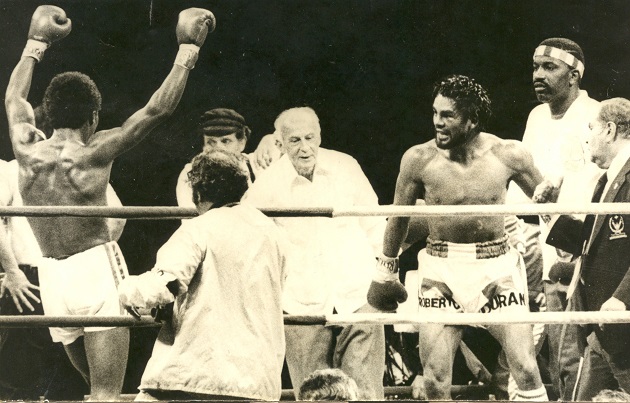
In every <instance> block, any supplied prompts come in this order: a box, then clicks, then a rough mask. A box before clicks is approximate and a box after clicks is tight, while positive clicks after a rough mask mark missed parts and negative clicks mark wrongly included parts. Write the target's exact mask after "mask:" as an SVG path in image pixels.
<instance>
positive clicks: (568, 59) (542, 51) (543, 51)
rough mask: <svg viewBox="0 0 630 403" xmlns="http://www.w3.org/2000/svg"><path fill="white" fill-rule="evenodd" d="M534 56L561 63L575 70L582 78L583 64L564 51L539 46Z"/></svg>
mask: <svg viewBox="0 0 630 403" xmlns="http://www.w3.org/2000/svg"><path fill="white" fill-rule="evenodd" d="M534 56H549V57H553V58H554V59H558V60H560V61H563V62H565V63H566V64H568V65H569V66H571V67H572V68H574V69H576V70H577V71H578V72H579V73H580V77H584V63H582V61H581V60H578V59H577V58H576V57H575V56H573V55H572V54H571V53H569V52H567V51H566V50H562V49H559V48H554V47H553V46H547V45H541V46H539V47H537V48H536V51H534Z"/></svg>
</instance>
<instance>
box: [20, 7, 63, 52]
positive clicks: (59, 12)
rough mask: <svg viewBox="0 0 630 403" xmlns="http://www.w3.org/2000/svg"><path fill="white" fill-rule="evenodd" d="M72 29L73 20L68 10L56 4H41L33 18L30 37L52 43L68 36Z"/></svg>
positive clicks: (29, 31)
mask: <svg viewBox="0 0 630 403" xmlns="http://www.w3.org/2000/svg"><path fill="white" fill-rule="evenodd" d="M71 30H72V22H71V21H70V18H68V17H66V12H65V11H63V9H61V8H59V7H56V6H39V7H37V9H36V10H35V12H34V13H33V17H32V18H31V27H30V28H29V30H28V39H34V40H36V41H41V42H45V43H47V44H49V45H50V44H51V43H53V42H56V41H58V40H60V39H62V38H64V37H66V36H67V35H68V34H69V33H70V31H71Z"/></svg>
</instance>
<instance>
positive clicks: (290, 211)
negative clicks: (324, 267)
mask: <svg viewBox="0 0 630 403" xmlns="http://www.w3.org/2000/svg"><path fill="white" fill-rule="evenodd" d="M260 210H261V211H262V212H263V213H265V214H266V215H267V216H270V217H328V218H334V217H365V216H385V217H391V216H406V217H412V216H444V215H448V216H468V215H474V216H501V215H543V214H549V215H552V214H630V203H584V204H574V205H571V206H567V205H566V204H563V205H558V204H520V205H516V204H515V205H451V206H427V205H423V206H394V205H389V206H374V207H372V206H370V207H367V206H353V207H315V208H261V209H260ZM197 215H198V213H197V211H196V209H193V208H182V207H172V206H125V207H107V206H20V207H16V206H9V207H0V216H4V217H12V216H24V217H108V218H124V219H144V220H149V219H183V218H192V217H195V216H197ZM627 322H630V311H616V312H611V311H607V312H602V311H598V312H528V313H521V314H519V315H518V316H515V315H511V314H507V313H495V314H493V315H488V314H484V313H457V314H453V313H443V314H435V313H423V314H420V313H417V314H410V313H404V314H397V313H353V314H331V315H284V323H285V324H291V325H304V326H308V325H324V326H341V325H349V324H362V325H393V324H415V325H418V324H443V325H507V324H535V323H546V324H565V323H566V324H590V323H600V324H603V323H627ZM161 325H162V324H161V323H160V322H157V321H156V320H155V319H154V318H153V317H151V316H148V315H143V316H141V317H140V318H134V317H130V316H103V317H94V316H83V315H81V316H46V315H28V314H27V315H24V316H21V315H0V328H24V327H27V328H30V327H110V326H111V327H134V328H137V327H157V326H161ZM475 388H476V389H478V390H477V391H478V392H487V391H488V386H487V385H452V386H451V394H452V396H456V395H457V394H459V393H462V392H465V391H467V392H470V391H471V390H473V389H475ZM385 395H386V396H392V395H402V396H410V395H411V387H410V386H394V387H385ZM293 398H294V395H293V391H292V390H283V391H282V397H281V400H292V399H293Z"/></svg>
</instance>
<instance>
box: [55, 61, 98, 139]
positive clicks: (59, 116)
mask: <svg viewBox="0 0 630 403" xmlns="http://www.w3.org/2000/svg"><path fill="white" fill-rule="evenodd" d="M43 105H44V111H45V114H46V117H47V118H48V121H49V123H50V125H51V126H52V128H53V129H60V128H68V129H78V128H79V127H81V126H83V124H85V122H91V119H92V114H93V113H94V112H95V111H96V112H98V111H100V110H101V93H100V92H99V91H98V88H97V87H96V84H94V81H92V79H91V78H90V77H88V76H87V75H85V74H83V73H79V72H76V71H71V72H67V73H61V74H58V75H56V76H55V77H54V78H53V79H52V80H51V81H50V84H48V88H46V92H45V93H44V102H43Z"/></svg>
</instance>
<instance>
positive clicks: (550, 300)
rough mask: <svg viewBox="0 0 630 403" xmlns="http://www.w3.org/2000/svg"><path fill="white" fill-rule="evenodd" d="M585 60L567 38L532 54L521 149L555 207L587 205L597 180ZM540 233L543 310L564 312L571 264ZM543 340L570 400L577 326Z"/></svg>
mask: <svg viewBox="0 0 630 403" xmlns="http://www.w3.org/2000/svg"><path fill="white" fill-rule="evenodd" d="M584 60H585V59H584V53H583V51H582V49H581V48H580V46H579V45H578V44H577V43H575V42H574V41H572V40H569V39H566V38H549V39H545V40H544V41H542V42H541V43H540V45H539V46H538V47H537V48H536V49H535V51H534V55H533V77H532V78H533V83H534V91H535V93H536V97H537V98H538V101H540V102H542V104H541V105H538V106H536V107H535V108H534V109H533V110H532V111H531V113H530V114H529V117H528V119H527V126H526V128H525V133H524V135H523V144H524V145H525V147H527V149H528V150H529V152H530V153H531V154H532V156H533V157H534V163H535V164H536V166H537V167H538V169H540V171H541V173H542V174H543V176H544V177H545V179H546V180H547V181H548V182H549V183H550V185H552V186H554V187H556V188H558V187H560V194H559V196H558V199H557V201H558V202H559V203H563V202H566V203H575V202H584V203H589V202H590V199H591V190H592V189H593V188H594V187H595V183H596V182H597V179H598V178H599V177H600V175H601V170H600V169H599V168H598V167H597V166H596V165H595V164H593V163H592V162H591V161H590V156H589V152H588V148H587V145H586V140H587V138H588V134H589V130H588V125H589V122H590V121H591V120H592V118H593V117H594V116H596V115H597V113H598V111H599V102H598V101H596V100H594V99H592V98H590V97H589V96H588V93H587V92H586V91H585V90H581V89H580V84H581V82H582V79H583V77H584V71H585V70H584V67H585V64H584ZM508 200H510V201H511V202H514V203H527V202H529V199H528V198H525V196H524V195H523V194H522V192H520V191H519V190H518V189H516V188H515V187H512V188H510V192H509V196H508ZM539 231H540V232H541V238H540V240H541V244H542V254H543V281H544V290H545V298H546V305H547V310H548V311H564V310H565V309H566V308H567V293H566V292H567V287H568V283H569V281H570V279H571V275H572V273H573V267H574V262H572V256H571V255H570V254H568V253H566V252H564V251H561V250H559V249H556V248H554V247H551V246H548V245H546V244H545V239H546V237H547V232H548V231H547V228H546V226H545V225H541V226H540V228H539ZM547 335H548V340H549V356H550V357H549V370H550V373H551V378H552V383H553V386H554V389H555V392H556V393H557V394H558V397H559V398H560V399H562V400H572V397H573V394H574V386H575V383H576V376H577V370H578V367H579V361H580V355H581V352H580V351H579V350H580V348H579V347H578V339H583V336H580V327H579V326H577V325H557V324H549V325H547ZM561 340H562V342H561Z"/></svg>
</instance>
